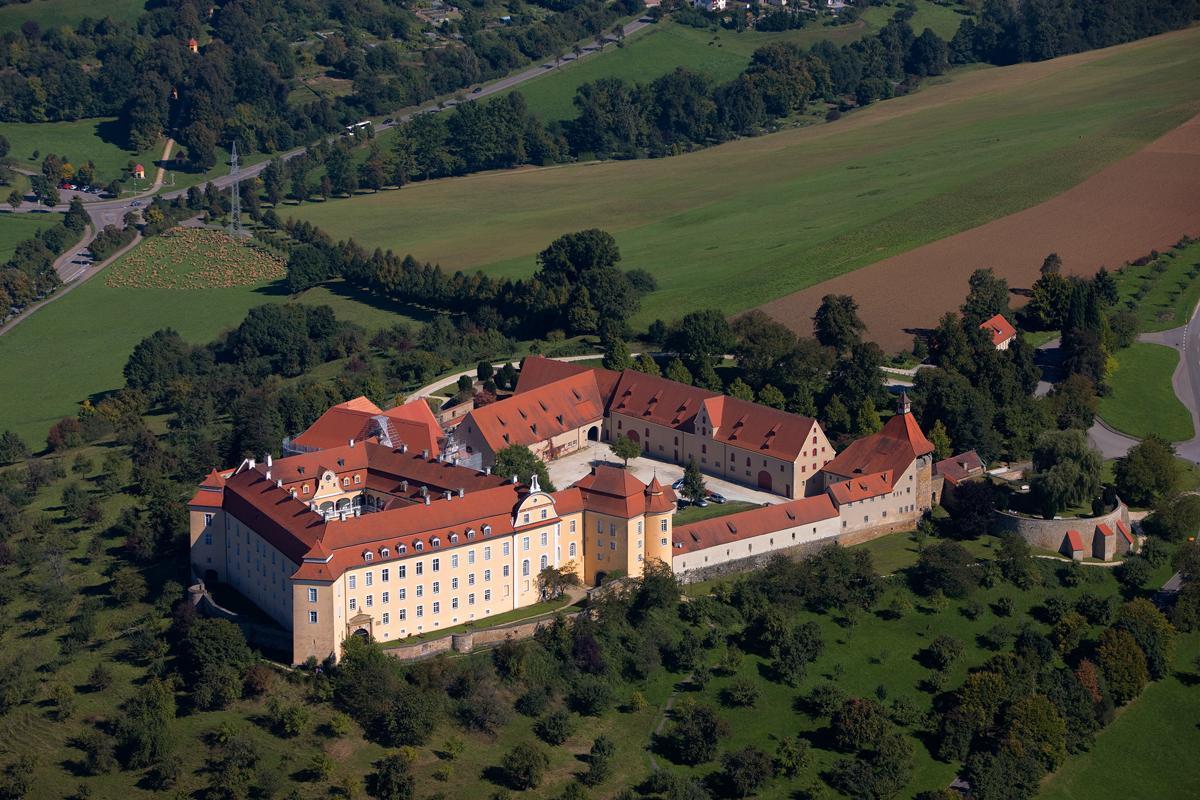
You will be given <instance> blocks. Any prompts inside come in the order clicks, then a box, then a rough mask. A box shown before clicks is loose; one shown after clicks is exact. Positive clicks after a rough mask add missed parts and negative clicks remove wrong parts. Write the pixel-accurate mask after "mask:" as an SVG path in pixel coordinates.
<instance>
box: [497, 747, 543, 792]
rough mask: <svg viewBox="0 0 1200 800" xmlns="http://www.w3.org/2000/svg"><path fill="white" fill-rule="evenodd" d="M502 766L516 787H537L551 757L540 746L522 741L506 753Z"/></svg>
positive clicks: (512, 784)
mask: <svg viewBox="0 0 1200 800" xmlns="http://www.w3.org/2000/svg"><path fill="white" fill-rule="evenodd" d="M500 766H501V769H503V770H504V775H505V777H506V778H507V779H508V783H509V785H511V786H512V787H513V788H514V789H517V790H520V791H524V790H526V789H536V788H537V787H538V786H539V785H540V784H541V782H542V778H543V777H544V776H545V774H546V769H547V768H548V767H549V766H550V757H549V756H548V755H546V753H545V752H544V751H543V750H542V749H541V748H540V747H537V746H536V745H532V744H528V743H524V742H522V743H521V744H519V745H517V746H516V747H514V748H513V749H512V750H509V751H508V753H506V754H505V756H504V760H503V761H502V762H501V765H500Z"/></svg>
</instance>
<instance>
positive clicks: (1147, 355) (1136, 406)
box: [1100, 343, 1195, 442]
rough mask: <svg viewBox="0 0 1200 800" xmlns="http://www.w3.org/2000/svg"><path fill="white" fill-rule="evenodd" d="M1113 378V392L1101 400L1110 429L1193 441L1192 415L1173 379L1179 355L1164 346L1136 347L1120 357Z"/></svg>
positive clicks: (1177, 440) (1137, 434) (1123, 351)
mask: <svg viewBox="0 0 1200 800" xmlns="http://www.w3.org/2000/svg"><path fill="white" fill-rule="evenodd" d="M1116 359H1117V369H1116V370H1115V371H1114V372H1113V374H1112V376H1111V377H1110V378H1109V385H1110V386H1111V387H1112V391H1111V392H1110V393H1109V395H1108V396H1107V397H1102V398H1100V416H1101V417H1102V418H1103V419H1104V421H1105V422H1106V423H1108V425H1109V426H1110V427H1113V428H1116V429H1117V430H1119V431H1122V432H1124V433H1128V434H1129V435H1131V436H1137V437H1139V438H1140V437H1143V436H1146V435H1147V434H1150V433H1157V434H1159V435H1160V436H1162V437H1164V438H1166V439H1167V440H1168V441H1172V442H1181V441H1184V440H1185V439H1190V438H1192V436H1193V434H1194V433H1195V431H1194V429H1193V427H1192V416H1191V414H1189V413H1188V410H1187V408H1186V407H1185V406H1184V405H1183V403H1181V402H1179V398H1178V397H1176V396H1175V390H1174V389H1173V388H1172V387H1171V376H1172V375H1173V374H1174V373H1175V367H1176V366H1178V365H1179V354H1178V353H1177V352H1176V351H1175V350H1173V349H1172V348H1170V347H1165V346H1163V345H1160V344H1142V343H1139V344H1134V345H1132V346H1131V347H1129V348H1128V349H1126V350H1121V351H1119V352H1118V353H1117V355H1116Z"/></svg>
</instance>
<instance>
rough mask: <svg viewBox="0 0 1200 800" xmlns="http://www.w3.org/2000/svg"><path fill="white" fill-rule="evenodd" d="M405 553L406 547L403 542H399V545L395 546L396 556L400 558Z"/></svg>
mask: <svg viewBox="0 0 1200 800" xmlns="http://www.w3.org/2000/svg"><path fill="white" fill-rule="evenodd" d="M407 552H408V546H407V545H405V544H404V542H400V543H399V544H397V545H396V555H400V556H402V555H404V554H405V553H407Z"/></svg>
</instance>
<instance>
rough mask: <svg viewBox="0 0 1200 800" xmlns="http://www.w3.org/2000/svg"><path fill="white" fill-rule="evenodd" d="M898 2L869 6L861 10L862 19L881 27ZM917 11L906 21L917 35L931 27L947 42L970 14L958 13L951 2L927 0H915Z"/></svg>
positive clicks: (891, 1) (893, 12) (890, 15)
mask: <svg viewBox="0 0 1200 800" xmlns="http://www.w3.org/2000/svg"><path fill="white" fill-rule="evenodd" d="M898 5H899V3H897V2H894V1H893V0H890V1H889V2H887V3H885V4H883V5H880V6H871V7H870V8H867V9H865V10H864V11H863V12H862V19H864V20H866V21H867V22H868V23H869V24H870V25H872V26H874V27H879V28H882V27H883V26H884V25H886V24H887V21H888V20H889V19H891V18H892V15H893V14H895V13H896V8H897V6H898ZM915 5H916V6H917V13H916V14H913V17H912V19H910V20H909V21H908V24H909V26H910V27H911V28H912V29H913V32H914V33H916V34H917V35H920V33H921V32H922V31H923V30H925V29H926V28H932V29H933V32H934V33H936V34H937V35H938V36H940V37H942V38H943V39H945V40H946V41H947V42H948V41H950V40H951V39H953V38H954V34H956V33H958V26H959V25H960V24H961V23H962V21H963V20H964V19H965V18H966V17H967V16H970V12H966V10H965V9H962V10H963V11H964V13H959V10H957V9H958V8H961V7H955V6H954V5H952V4H945V5H943V4H942V3H932V2H929V1H928V0H917V2H916V3H915Z"/></svg>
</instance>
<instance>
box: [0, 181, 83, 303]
mask: <svg viewBox="0 0 1200 800" xmlns="http://www.w3.org/2000/svg"><path fill="white" fill-rule="evenodd" d="M88 222H89V220H88V215H87V212H86V211H85V210H84V209H83V203H81V202H80V201H79V198H75V199H74V200H72V201H71V205H70V207H69V208H68V209H67V213H66V214H64V215H63V218H62V221H61V222H58V223H56V224H54V225H51V226H50V227H48V228H46V229H44V230H41V231H39V232H37V233H35V234H34V235H33V236H30V237H29V238H27V239H22V240H21V241H19V242H17V245H16V247H15V248H13V254H12V257H11V258H9V259H8V261H7V262H5V263H4V265H3V267H2V268H0V321H3V320H6V319H8V318H9V317H11V316H15V315H16V314H19V313H21V311H22V310H24V309H25V308H27V307H28V306H29V305H31V304H32V303H36V302H37V301H38V300H41V299H43V298H45V297H48V296H49V295H50V294H51V293H53V292H54V290H55V289H57V288H58V287H59V286H61V285H62V280H61V279H60V278H59V277H58V273H57V272H55V271H54V260H55V259H56V258H58V256H59V255H61V254H62V253H64V252H66V250H67V249H68V248H70V247H74V246H75V245H76V244H77V243H78V242H79V237H80V235H81V234H82V233H83V229H84V228H86V227H87V225H88Z"/></svg>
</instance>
